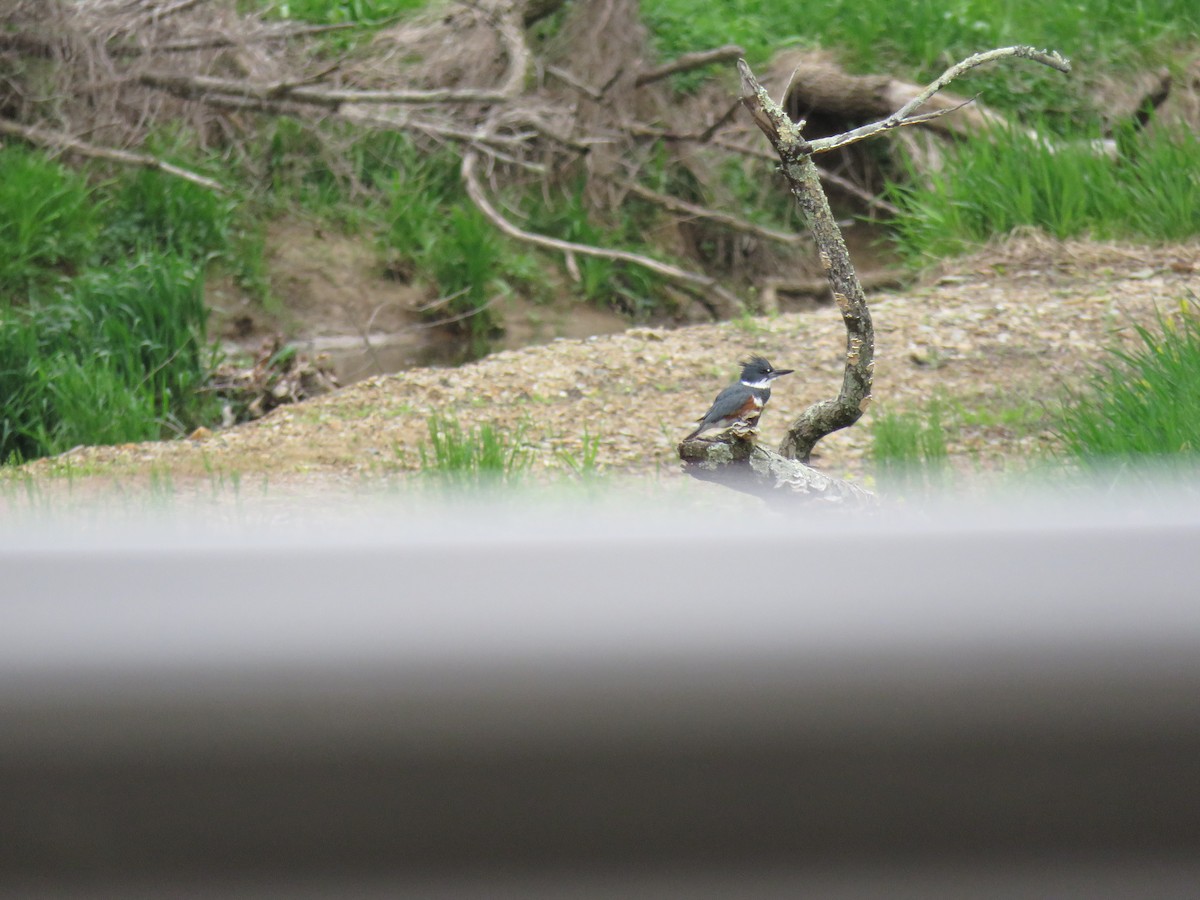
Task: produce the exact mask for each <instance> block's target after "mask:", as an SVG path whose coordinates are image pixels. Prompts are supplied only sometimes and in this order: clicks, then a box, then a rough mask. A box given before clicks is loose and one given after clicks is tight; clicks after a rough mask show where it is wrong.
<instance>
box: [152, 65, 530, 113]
mask: <svg viewBox="0 0 1200 900" xmlns="http://www.w3.org/2000/svg"><path fill="white" fill-rule="evenodd" d="M138 81H139V82H140V83H141V84H144V85H146V86H147V87H152V88H157V89H158V90H162V91H167V92H168V93H171V94H174V95H175V96H176V97H182V98H184V99H188V100H204V99H206V98H208V97H209V96H210V95H219V96H225V97H244V98H246V99H248V100H263V101H270V100H291V101H293V102H295V103H306V104H310V105H313V106H324V107H328V108H330V109H337V108H338V107H340V106H343V105H345V104H348V103H355V104H381V103H395V104H401V103H404V104H407V103H499V102H502V101H504V100H505V99H507V95H506V94H505V93H504V91H503V90H497V89H494V88H478V89H475V88H435V89H432V90H392V91H372V90H356V89H354V88H319V87H311V86H306V85H301V84H296V83H294V82H289V81H277V82H257V83H256V82H248V81H242V80H239V79H236V78H217V77H215V76H212V75H177V74H175V73H173V72H142V73H141V74H139V75H138Z"/></svg>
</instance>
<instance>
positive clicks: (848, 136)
mask: <svg viewBox="0 0 1200 900" xmlns="http://www.w3.org/2000/svg"><path fill="white" fill-rule="evenodd" d="M1009 58H1018V59H1029V60H1033V61H1034V62H1039V63H1041V64H1042V65H1045V66H1049V67H1050V68H1052V69H1057V70H1058V71H1060V72H1064V73H1066V72H1070V71H1071V63H1070V61H1069V60H1067V59H1066V58H1065V57H1063V56H1060V55H1059V54H1058V53H1055V52H1053V51H1047V50H1036V49H1034V48H1033V47H1025V46H1016V47H1001V48H1000V49H998V50H989V51H987V52H986V53H976V54H975V55H973V56H969V57H967V58H966V59H964V60H963V61H962V62H959V63H955V64H954V65H953V66H951V67H950V68H948V69H947V70H946V71H945V72H943V73H942V74H941V75H939V76H938V77H937V78H936V79H935V80H934V81H932V82H931V83H930V84H929V85H928V86H927V87H926V88H925V89H924V90H922V91H920V92H919V93H918V94H917V95H916V96H915V97H913V98H912V99H911V100H909V101H908V102H907V103H905V104H904V105H903V106H901V107H900V108H899V109H898V110H896V111H895V112H894V113H892V114H891V115H890V116H888V117H887V118H885V119H881V120H880V121H878V122H872V123H871V124H870V125H864V126H862V127H861V128H855V129H853V130H852V131H847V132H846V133H845V134H839V135H835V136H834V137H828V138H821V139H818V140H815V141H813V142H812V144H811V146H812V152H813V153H825V152H827V151H829V150H835V149H837V148H838V147H845V146H847V145H848V144H853V143H856V142H857V141H862V140H866V139H867V138H869V137H874V136H875V135H877V134H882V133H884V132H885V131H891V130H892V129H894V128H903V127H905V126H907V125H919V124H921V123H922V122H927V121H929V115H928V114H927V115H926V116H924V117H922V116H916V115H914V113H915V112H916V111H917V110H918V109H920V108H921V107H922V106H924V105H925V104H926V103H927V102H928V101H929V99H930V98H931V97H932V96H933V95H934V94H936V93H937V92H938V91H940V90H941V89H942V88H944V87H945V86H946V85H948V84H950V82H952V81H953V80H954V79H955V78H958V77H959V76H960V75H963V74H965V73H966V72H969V71H970V70H971V69H974V68H977V67H978V66H982V65H984V64H986V63H990V62H994V61H996V60H998V59H1009ZM939 114H941V113H940V111H939Z"/></svg>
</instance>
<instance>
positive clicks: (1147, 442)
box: [1058, 301, 1200, 467]
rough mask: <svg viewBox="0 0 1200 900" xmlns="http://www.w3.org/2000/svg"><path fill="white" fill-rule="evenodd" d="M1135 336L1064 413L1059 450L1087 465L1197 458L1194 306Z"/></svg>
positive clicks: (1199, 315)
mask: <svg viewBox="0 0 1200 900" xmlns="http://www.w3.org/2000/svg"><path fill="white" fill-rule="evenodd" d="M1136 332H1137V337H1138V340H1139V345H1138V346H1137V347H1136V348H1134V349H1132V350H1113V351H1112V352H1111V356H1110V359H1109V360H1108V361H1107V363H1106V364H1105V365H1104V366H1103V367H1102V368H1101V369H1100V370H1099V371H1098V372H1097V373H1096V374H1095V375H1094V376H1093V377H1092V379H1091V381H1090V383H1089V384H1088V385H1087V387H1086V389H1084V390H1081V391H1079V392H1077V393H1076V394H1075V395H1074V396H1073V397H1071V399H1070V400H1069V401H1068V402H1067V403H1066V404H1065V406H1064V409H1063V411H1062V420H1061V425H1060V427H1059V430H1058V434H1059V438H1060V440H1061V442H1062V445H1063V448H1064V450H1065V452H1066V453H1067V454H1068V455H1069V456H1070V457H1072V458H1074V459H1076V460H1078V461H1080V462H1081V463H1083V464H1084V465H1086V466H1098V467H1107V466H1111V465H1113V464H1116V463H1124V462H1131V461H1135V460H1143V461H1146V460H1151V459H1163V458H1167V457H1171V456H1178V455H1181V454H1182V455H1187V456H1193V457H1194V455H1195V454H1196V453H1197V452H1200V307H1198V306H1197V305H1196V304H1195V302H1194V301H1193V302H1192V303H1191V304H1190V305H1188V306H1187V307H1185V308H1184V309H1183V311H1182V312H1181V313H1180V315H1178V316H1177V317H1174V318H1171V319H1161V320H1160V321H1159V323H1158V327H1157V328H1153V329H1151V328H1145V327H1142V326H1138V327H1137V328H1136Z"/></svg>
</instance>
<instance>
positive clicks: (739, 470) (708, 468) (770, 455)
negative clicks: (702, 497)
mask: <svg viewBox="0 0 1200 900" xmlns="http://www.w3.org/2000/svg"><path fill="white" fill-rule="evenodd" d="M679 457H680V459H681V460H682V461H683V464H684V468H685V469H686V471H687V473H688V474H689V475H691V476H692V477H693V478H696V479H698V480H700V481H709V482H713V483H715V484H720V485H724V486H725V487H729V488H733V489H734V490H737V491H741V492H742V493H746V494H751V495H752V496H755V497H761V498H762V499H764V500H766V501H768V502H780V503H782V504H784V505H786V506H788V507H791V508H794V507H795V504H796V501H797V500H801V501H804V502H806V503H809V504H817V505H824V506H832V507H839V508H842V509H864V508H870V507H872V506H875V505H876V504H877V503H878V498H877V497H876V496H875V495H874V494H872V493H871V492H870V491H868V490H866V489H864V488H861V487H859V486H858V485H856V484H852V483H851V482H849V481H843V480H842V479H840V478H831V477H830V476H828V475H826V474H824V473H823V472H818V471H817V470H816V469H814V468H812V467H811V466H808V465H805V464H804V463H802V462H800V461H799V460H795V459H788V458H787V457H785V456H781V455H780V454H778V453H775V452H773V451H771V450H768V449H766V448H765V447H760V446H758V445H757V444H756V443H755V442H754V441H753V439H746V438H737V437H734V438H731V439H730V440H704V439H700V440H691V441H684V442H683V443H682V444H680V445H679Z"/></svg>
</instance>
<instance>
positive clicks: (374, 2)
mask: <svg viewBox="0 0 1200 900" xmlns="http://www.w3.org/2000/svg"><path fill="white" fill-rule="evenodd" d="M265 5H266V4H264V3H262V2H258V3H245V4H244V6H245V7H247V8H254V7H262V6H265ZM423 6H428V3H427V2H426V0H275V2H273V3H271V4H270V8H271V9H272V10H273V11H274V13H275V15H277V16H278V17H279V18H281V19H299V20H300V21H303V22H312V23H314V24H317V25H336V24H341V23H343V22H352V23H355V24H374V23H378V22H384V21H387V20H388V19H393V18H395V17H396V16H399V15H402V14H404V13H407V12H411V11H412V10H414V9H420V8H421V7H423Z"/></svg>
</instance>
